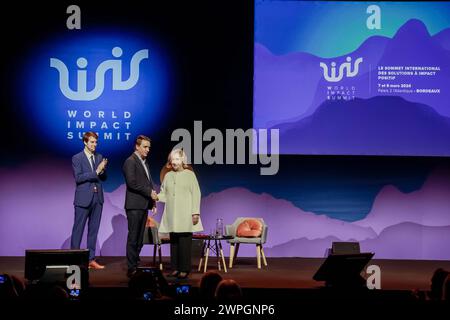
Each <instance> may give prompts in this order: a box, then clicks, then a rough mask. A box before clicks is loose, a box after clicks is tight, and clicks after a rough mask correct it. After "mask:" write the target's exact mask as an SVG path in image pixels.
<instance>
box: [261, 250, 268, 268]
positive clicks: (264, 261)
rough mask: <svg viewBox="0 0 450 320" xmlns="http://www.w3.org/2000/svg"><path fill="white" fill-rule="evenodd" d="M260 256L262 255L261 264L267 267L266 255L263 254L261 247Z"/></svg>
mask: <svg viewBox="0 0 450 320" xmlns="http://www.w3.org/2000/svg"><path fill="white" fill-rule="evenodd" d="M261 255H262V258H263V263H264V266H266V267H267V260H266V255H265V254H264V248H263V246H262V245H261Z"/></svg>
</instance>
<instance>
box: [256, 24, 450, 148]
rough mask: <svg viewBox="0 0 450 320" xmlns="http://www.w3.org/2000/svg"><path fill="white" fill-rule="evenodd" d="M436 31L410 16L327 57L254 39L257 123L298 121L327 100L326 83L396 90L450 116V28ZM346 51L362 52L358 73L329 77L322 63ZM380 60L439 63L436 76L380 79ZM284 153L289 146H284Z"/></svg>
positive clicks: (370, 92) (364, 91) (365, 91)
mask: <svg viewBox="0 0 450 320" xmlns="http://www.w3.org/2000/svg"><path fill="white" fill-rule="evenodd" d="M449 30H450V29H445V30H442V31H441V32H440V33H438V34H437V35H435V36H434V37H432V36H431V35H430V34H429V32H428V31H427V28H426V26H425V25H424V24H423V23H422V22H421V21H419V20H416V19H411V20H409V21H407V22H406V23H405V24H404V25H403V26H402V27H400V28H399V30H398V31H397V33H396V34H395V35H394V36H393V37H392V38H391V39H389V38H386V37H380V36H374V37H370V38H368V39H367V40H365V41H364V42H363V43H362V44H361V46H360V47H359V48H358V49H356V50H355V51H353V52H350V53H348V54H346V55H343V56H340V57H336V58H331V59H322V58H319V57H316V56H313V55H310V54H307V53H291V54H287V55H283V56H275V55H273V54H271V53H270V51H269V50H267V49H266V48H265V47H264V46H263V45H262V44H255V71H254V72H255V77H254V81H255V82H254V127H256V128H268V127H277V126H278V125H282V124H286V123H293V122H298V121H299V120H302V119H304V118H306V117H308V116H311V115H312V114H313V113H314V112H315V111H316V110H317V108H319V106H320V105H321V104H323V102H324V101H325V100H326V96H327V88H329V87H330V86H331V87H333V86H335V85H337V86H339V87H341V86H342V87H344V88H353V87H354V88H355V96H356V97H359V98H364V99H369V98H371V97H375V96H377V95H392V96H399V97H403V98H404V99H406V100H408V101H411V102H416V103H422V104H426V105H428V106H429V107H431V108H433V109H434V110H436V111H437V112H438V113H439V114H440V115H443V116H447V117H448V116H450V106H449V105H448V101H450V90H449V89H450V88H448V85H447V83H449V81H450V51H449V50H448V47H449V46H448V44H449V43H450V40H449V33H450V31H449ZM346 57H351V58H352V59H353V61H354V60H356V59H357V58H358V57H362V58H363V63H361V64H360V65H359V66H360V68H359V73H358V74H357V76H355V77H351V78H346V77H344V78H343V79H342V80H341V81H339V82H337V83H332V82H327V81H326V80H325V79H324V77H323V70H322V68H320V66H319V63H320V62H324V63H326V64H327V65H330V64H331V62H336V64H337V65H338V66H339V65H340V64H341V63H342V62H345V59H346ZM378 66H427V67H440V71H438V72H437V73H436V75H434V76H420V77H419V76H414V77H406V76H397V77H396V80H395V81H394V82H388V81H383V80H378ZM378 83H384V84H385V83H396V84H398V83H406V84H411V85H412V88H413V89H414V88H422V89H434V88H439V89H440V93H439V94H423V93H398V92H392V93H386V92H379V91H378ZM282 153H284V152H282Z"/></svg>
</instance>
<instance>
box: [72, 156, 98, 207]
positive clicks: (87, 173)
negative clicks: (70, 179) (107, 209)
mask: <svg viewBox="0 0 450 320" xmlns="http://www.w3.org/2000/svg"><path fill="white" fill-rule="evenodd" d="M94 159H95V166H96V167H95V169H97V167H98V165H99V164H100V162H102V160H103V157H102V155H101V154H99V153H96V154H95V155H94ZM72 169H73V176H74V177H75V183H76V189H75V198H74V200H73V204H74V205H76V206H79V207H88V206H89V205H90V204H91V202H92V198H93V197H94V186H97V190H98V198H99V201H100V203H103V188H102V183H101V182H102V181H105V180H106V172H103V173H102V174H101V175H100V176H97V173H96V172H95V170H94V171H92V168H91V165H90V163H89V160H88V158H87V157H86V154H85V153H84V151H81V152H80V153H77V154H76V155H74V156H73V157H72Z"/></svg>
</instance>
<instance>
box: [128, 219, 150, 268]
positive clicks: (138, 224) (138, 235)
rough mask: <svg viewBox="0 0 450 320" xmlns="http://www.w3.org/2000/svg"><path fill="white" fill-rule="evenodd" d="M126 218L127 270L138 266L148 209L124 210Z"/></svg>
mask: <svg viewBox="0 0 450 320" xmlns="http://www.w3.org/2000/svg"><path fill="white" fill-rule="evenodd" d="M126 212H127V220H128V238H127V263H128V270H130V269H135V268H137V266H138V262H139V260H140V259H139V254H140V253H141V249H142V246H143V244H142V243H143V241H144V231H145V224H146V222H147V216H148V210H126Z"/></svg>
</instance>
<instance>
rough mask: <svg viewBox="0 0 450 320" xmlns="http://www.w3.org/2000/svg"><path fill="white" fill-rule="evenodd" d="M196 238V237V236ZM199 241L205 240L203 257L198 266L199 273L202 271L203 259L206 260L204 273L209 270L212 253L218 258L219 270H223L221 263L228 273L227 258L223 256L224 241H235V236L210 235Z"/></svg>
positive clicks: (202, 237)
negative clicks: (210, 254)
mask: <svg viewBox="0 0 450 320" xmlns="http://www.w3.org/2000/svg"><path fill="white" fill-rule="evenodd" d="M194 238H195V236H194ZM199 239H203V240H204V242H203V247H202V255H201V258H200V262H199V264H198V271H200V270H201V269H202V263H203V258H204V259H205V264H204V266H203V273H205V272H206V269H207V268H208V257H209V253H210V251H212V252H213V254H215V255H216V257H217V268H218V269H219V270H221V269H222V268H221V262H222V264H223V270H224V271H225V272H228V271H227V265H226V263H225V257H224V255H223V249H222V240H228V239H233V236H216V235H208V236H201V237H199Z"/></svg>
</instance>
